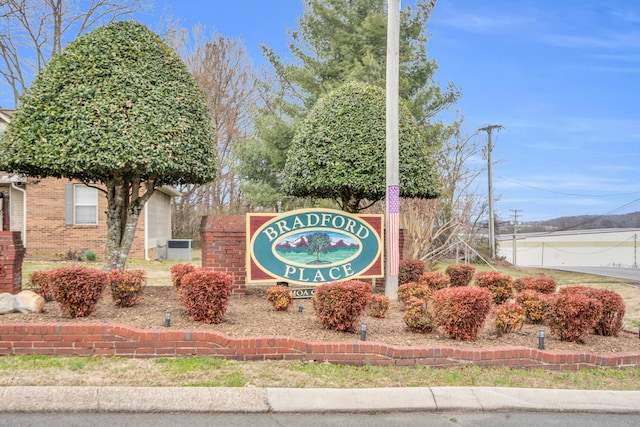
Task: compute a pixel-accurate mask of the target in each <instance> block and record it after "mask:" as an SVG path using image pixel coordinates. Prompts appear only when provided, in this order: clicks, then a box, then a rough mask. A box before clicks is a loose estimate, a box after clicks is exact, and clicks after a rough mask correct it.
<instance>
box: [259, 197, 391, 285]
mask: <svg viewBox="0 0 640 427" xmlns="http://www.w3.org/2000/svg"><path fill="white" fill-rule="evenodd" d="M383 218H384V216H383V215H376V214H370V215H366V214H365V215H353V214H349V213H346V212H342V211H338V210H333V209H301V210H296V211H290V212H285V213H282V214H253V213H250V214H247V222H246V223H247V281H248V282H274V281H284V282H290V283H297V284H306V285H312V284H313V285H316V284H317V285H319V284H322V283H329V282H338V281H343V280H350V279H355V278H361V279H363V278H375V277H383V275H384V268H383V264H382V262H383V261H382V248H383V245H382V237H381V236H382V235H383V227H384V219H383Z"/></svg>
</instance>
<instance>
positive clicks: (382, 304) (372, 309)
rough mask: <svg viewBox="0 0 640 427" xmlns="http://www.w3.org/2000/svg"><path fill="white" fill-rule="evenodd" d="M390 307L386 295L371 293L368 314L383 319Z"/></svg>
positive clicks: (389, 301)
mask: <svg viewBox="0 0 640 427" xmlns="http://www.w3.org/2000/svg"><path fill="white" fill-rule="evenodd" d="M390 308H391V300H390V299H389V297H388V296H386V295H380V294H373V295H371V300H370V301H369V316H371V317H378V318H380V319H383V318H384V317H385V316H386V315H387V313H388V312H389V309H390Z"/></svg>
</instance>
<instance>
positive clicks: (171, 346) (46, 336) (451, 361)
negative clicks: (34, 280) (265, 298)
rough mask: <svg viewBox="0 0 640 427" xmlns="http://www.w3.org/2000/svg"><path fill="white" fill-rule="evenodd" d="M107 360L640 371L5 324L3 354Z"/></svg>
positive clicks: (607, 363) (428, 349)
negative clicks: (185, 359)
mask: <svg viewBox="0 0 640 427" xmlns="http://www.w3.org/2000/svg"><path fill="white" fill-rule="evenodd" d="M9 354H12V355H17V354H20V355H25V354H40V355H62V356H71V355H77V356H104V357H113V356H118V357H130V358H152V357H186V356H202V357H215V358H225V359H230V360H242V361H255V360H299V361H305V360H306V361H311V360H313V361H320V362H331V363H339V364H348V365H365V364H368V365H378V366H384V365H395V366H418V365H419V366H430V367H452V366H462V365H469V364H473V365H478V366H509V367H513V368H541V369H547V370H577V369H583V368H595V367H609V368H638V367H640V350H638V351H634V352H624V353H608V354H591V353H586V352H577V351H556V350H537V349H533V348H528V347H493V348H477V349H472V348H458V347H446V346H442V347H435V346H412V347H409V346H397V345H388V344H382V343H376V342H369V341H353V342H342V341H331V342H310V341H303V340H300V339H297V338H291V337H286V336H257V337H232V336H229V335H226V334H223V333H220V332H216V331H211V330H200V329H194V330H171V329H166V330H164V329H159V330H146V329H137V328H133V327H129V326H123V325H112V324H106V323H10V324H0V355H9Z"/></svg>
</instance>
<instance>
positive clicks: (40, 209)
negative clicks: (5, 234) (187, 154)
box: [0, 110, 180, 260]
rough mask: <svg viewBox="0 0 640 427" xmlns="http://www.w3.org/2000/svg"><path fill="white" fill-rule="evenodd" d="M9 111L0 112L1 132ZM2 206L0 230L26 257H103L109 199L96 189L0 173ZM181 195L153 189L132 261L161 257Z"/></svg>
mask: <svg viewBox="0 0 640 427" xmlns="http://www.w3.org/2000/svg"><path fill="white" fill-rule="evenodd" d="M12 113H13V111H12V110H0V133H2V132H3V131H4V128H5V127H6V124H7V123H8V122H9V119H10V117H11V114H12ZM0 192H2V193H3V195H4V196H5V197H4V198H3V200H2V203H0V209H2V207H1V206H4V209H5V210H7V209H8V215H7V217H8V224H6V222H7V221H5V224H4V225H3V224H2V221H0V231H2V230H5V231H8V230H10V231H19V232H21V236H22V243H23V245H24V247H25V248H26V250H27V255H28V256H34V255H56V254H59V255H65V254H66V253H67V252H68V251H82V250H87V249H89V250H92V251H94V252H95V253H96V254H98V256H99V257H101V258H102V257H103V256H104V247H105V243H106V236H107V216H106V213H105V212H106V210H107V199H106V197H105V196H104V194H103V193H102V192H100V191H98V190H97V189H96V188H92V187H88V186H86V185H83V184H82V183H80V182H77V181H70V180H66V179H57V178H45V179H41V180H36V179H32V178H29V177H24V176H21V175H15V174H9V173H5V172H1V171H0ZM179 195H180V193H179V192H178V191H176V190H175V189H173V188H172V187H168V186H165V187H162V188H158V189H156V191H155V192H154V194H153V195H152V196H151V198H150V199H149V201H148V202H147V205H146V206H145V208H144V209H143V211H142V213H141V214H140V219H139V221H138V226H137V229H136V237H135V239H134V241H133V246H132V248H131V252H130V254H129V255H130V256H132V257H135V258H144V259H148V260H149V259H155V258H156V257H161V256H164V254H165V250H164V248H166V244H167V240H169V239H171V203H172V200H173V198H174V197H176V196H179Z"/></svg>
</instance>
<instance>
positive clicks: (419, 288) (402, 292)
mask: <svg viewBox="0 0 640 427" xmlns="http://www.w3.org/2000/svg"><path fill="white" fill-rule="evenodd" d="M431 294H433V289H431V288H430V287H429V286H427V285H426V283H422V282H409V283H405V284H404V285H400V286H398V300H399V301H400V302H402V304H403V306H404V307H406V306H407V304H408V302H409V299H410V298H411V297H415V298H418V299H421V300H424V301H426V300H428V299H429V298H431Z"/></svg>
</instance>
